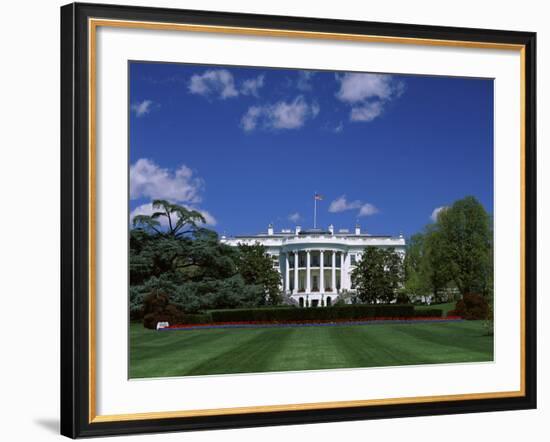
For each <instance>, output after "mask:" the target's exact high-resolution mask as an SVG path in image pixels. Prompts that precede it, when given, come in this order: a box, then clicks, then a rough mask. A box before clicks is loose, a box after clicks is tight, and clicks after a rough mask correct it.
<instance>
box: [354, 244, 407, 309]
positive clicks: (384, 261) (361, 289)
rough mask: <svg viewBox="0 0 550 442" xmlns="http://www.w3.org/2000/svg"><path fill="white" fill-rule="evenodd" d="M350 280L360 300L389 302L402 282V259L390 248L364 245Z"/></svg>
mask: <svg viewBox="0 0 550 442" xmlns="http://www.w3.org/2000/svg"><path fill="white" fill-rule="evenodd" d="M351 281H352V284H353V286H354V288H355V290H356V291H357V296H358V297H359V299H360V300H361V301H362V302H365V303H376V302H378V301H381V302H384V303H389V302H391V301H393V300H394V299H395V297H396V294H397V291H398V289H399V288H400V287H401V286H402V283H403V260H402V258H401V256H399V255H398V254H397V253H395V252H394V251H393V250H391V249H383V248H377V247H372V246H369V247H366V248H365V250H364V252H363V256H362V258H361V260H360V261H359V262H358V263H357V266H356V267H355V269H353V271H352V273H351Z"/></svg>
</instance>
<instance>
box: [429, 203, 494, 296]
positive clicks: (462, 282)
mask: <svg viewBox="0 0 550 442" xmlns="http://www.w3.org/2000/svg"><path fill="white" fill-rule="evenodd" d="M434 229H435V231H436V232H437V234H436V238H437V241H438V243H437V245H436V246H434V247H435V249H437V251H438V253H441V259H442V260H443V261H444V262H445V263H446V265H447V267H448V271H449V274H450V277H451V278H452V280H453V281H454V283H455V284H456V286H457V288H458V289H459V291H460V293H462V294H463V295H464V294H467V293H479V294H487V293H488V291H489V290H492V288H491V287H489V285H490V284H491V273H492V229H491V218H490V216H489V214H488V213H487V212H486V210H485V209H484V208H483V206H482V205H481V204H480V203H479V201H477V199H476V198H474V197H473V196H468V197H466V198H463V199H461V200H458V201H456V202H455V203H454V204H453V205H452V206H451V207H449V208H447V209H445V210H443V211H442V212H441V213H440V214H439V216H438V220H437V223H436V225H435V228H434Z"/></svg>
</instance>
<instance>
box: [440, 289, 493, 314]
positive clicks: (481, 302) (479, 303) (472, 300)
mask: <svg viewBox="0 0 550 442" xmlns="http://www.w3.org/2000/svg"><path fill="white" fill-rule="evenodd" d="M447 316H460V317H461V318H463V319H467V320H474V319H488V317H489V304H488V303H487V301H486V300H485V298H484V297H483V296H481V295H478V294H475V293H468V294H466V295H464V296H463V297H462V299H461V300H460V301H458V302H457V303H456V306H455V308H454V310H451V311H449V312H448V313H447Z"/></svg>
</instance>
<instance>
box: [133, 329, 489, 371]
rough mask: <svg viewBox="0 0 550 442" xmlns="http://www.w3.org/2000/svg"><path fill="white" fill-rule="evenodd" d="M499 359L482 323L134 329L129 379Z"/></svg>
mask: <svg viewBox="0 0 550 442" xmlns="http://www.w3.org/2000/svg"><path fill="white" fill-rule="evenodd" d="M492 359H493V338H492V336H488V335H486V333H485V330H484V329H483V326H482V321H463V322H452V323H432V324H427V323H421V324H374V325H356V326H337V327H292V328H291V327H289V328H262V329H210V330H182V331H172V330H170V331H160V332H157V331H154V330H147V329H145V328H143V326H142V325H141V324H131V326H130V377H131V378H145V377H159V376H186V375H208V374H223V373H254V372H256V373H257V372H266V371H288V370H315V369H329V368H346V367H347V368H352V367H382V366H389V365H409V364H434V363H449V362H479V361H491V360H492Z"/></svg>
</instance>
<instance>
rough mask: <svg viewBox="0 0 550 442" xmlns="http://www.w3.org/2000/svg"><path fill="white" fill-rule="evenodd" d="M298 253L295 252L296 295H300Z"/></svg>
mask: <svg viewBox="0 0 550 442" xmlns="http://www.w3.org/2000/svg"><path fill="white" fill-rule="evenodd" d="M298 283H299V279H298V252H294V293H298Z"/></svg>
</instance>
